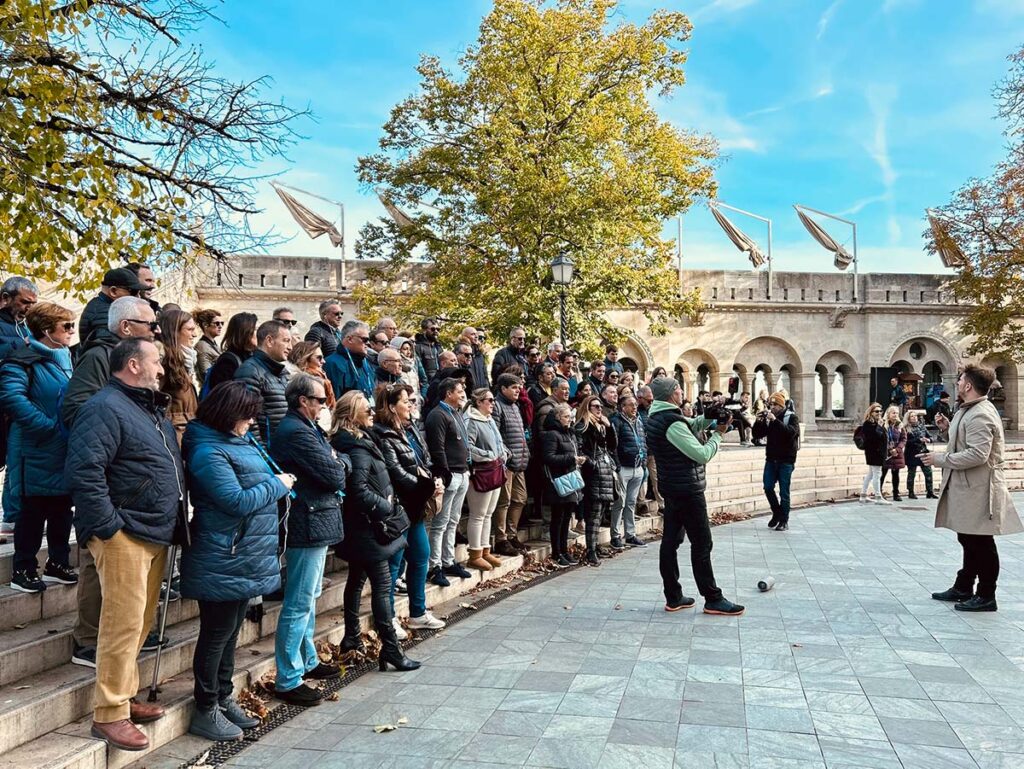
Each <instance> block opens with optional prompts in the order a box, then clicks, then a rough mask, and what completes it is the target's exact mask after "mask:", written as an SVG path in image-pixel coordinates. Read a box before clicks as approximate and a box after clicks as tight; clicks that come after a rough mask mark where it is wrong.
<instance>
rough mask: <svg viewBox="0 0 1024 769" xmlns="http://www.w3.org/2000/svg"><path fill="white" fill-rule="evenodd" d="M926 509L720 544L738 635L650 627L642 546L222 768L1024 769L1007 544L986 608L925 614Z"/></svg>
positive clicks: (737, 534) (485, 617)
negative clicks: (772, 581)
mask: <svg viewBox="0 0 1024 769" xmlns="http://www.w3.org/2000/svg"><path fill="white" fill-rule="evenodd" d="M1015 498H1016V501H1017V504H1018V506H1020V507H1022V508H1024V494H1017V495H1015ZM933 510H934V507H933V505H931V504H929V503H926V502H925V501H924V500H921V501H918V502H916V503H914V504H911V503H909V502H907V503H904V504H903V505H902V506H893V507H887V506H880V505H872V504H868V505H861V504H858V503H856V502H854V503H844V504H837V505H829V506H823V507H818V508H813V509H807V510H800V511H798V512H796V513H794V515H793V518H792V521H791V528H790V530H789V531H788V532H786V533H775V532H773V531H770V530H769V529H768V528H767V527H766V526H765V521H764V519H763V518H760V519H754V520H751V521H745V522H741V523H736V524H731V525H728V526H722V527H718V528H716V529H715V530H714V535H715V549H714V564H715V570H716V574H717V578H718V582H719V584H720V585H721V587H722V588H723V589H724V590H725V592H726V595H727V596H729V597H731V598H733V599H734V600H736V601H738V602H740V603H743V604H745V605H746V606H747V612H746V614H745V615H744V616H743V617H739V618H724V617H713V616H709V615H705V614H703V613H700V612H699V607H700V605H701V601H700V600H699V599H698V609H697V611H684V612H678V613H673V614H668V613H666V612H665V611H664V610H663V601H662V596H661V583H660V579H659V576H658V564H657V561H658V558H657V556H658V548H657V544H656V543H655V545H653V546H650V547H647V548H645V549H636V550H631V551H629V552H627V553H625V554H623V555H622V556H620V557H617V558H615V559H614V560H612V561H605V562H603V563H602V565H601V567H600V568H598V569H580V570H576V571H574V572H572V573H568V574H565V575H564V576H561V577H559V578H556V579H554V580H550V581H548V582H546V583H544V584H542V585H538V586H537V587H534V588H531V589H529V590H526V591H524V592H522V593H519V594H517V595H515V596H512V597H510V598H509V599H507V600H505V601H504V602H502V603H501V604H499V605H497V606H495V607H493V608H490V609H487V610H484V611H481V612H480V613H479V614H476V615H474V616H472V617H471V618H469V619H467V620H465V621H463V622H461V623H459V624H457V625H454V626H453V627H452V628H450V629H448V630H446V631H445V632H444V633H442V634H440V635H439V636H437V637H435V638H433V639H431V640H429V641H427V642H425V643H423V644H421V645H419V646H417V647H416V648H415V650H413V653H414V655H415V656H416V657H418V658H419V659H421V660H422V661H423V667H422V668H421V669H420V670H418V671H415V672H413V673H408V674H398V673H393V672H392V673H385V674H380V673H373V674H368V675H366V676H364V677H363V678H361V679H359V680H358V681H356V682H355V683H354V684H353V685H352V686H349V687H347V688H345V689H343V690H342V691H341V692H340V700H339V701H338V702H330V703H325V704H323V705H321V706H320V707H317V708H313V709H311V710H310V711H308V712H307V713H304V714H302V715H300V716H298V717H296V718H295V719H293V720H292V721H290V722H288V723H287V725H285V726H283V727H281V728H279V729H277V730H275V731H274V732H273V733H271V734H269V735H268V736H267V737H266V738H264V739H262V740H261V741H260V742H259V743H257V744H256V745H254V746H252V747H250V748H248V749H246V750H245V751H243V752H242V753H241V754H239V755H238V756H236V757H235V758H234V759H232V761H231V762H230V763H231V765H234V766H249V767H276V768H277V769H285V768H286V767H299V768H301V769H324V768H326V767H345V769H357V768H358V767H370V768H372V769H382V768H384V767H387V768H389V769H399V768H400V767H415V768H416V769H429V768H430V767H454V768H456V769H460V768H461V769H469V768H471V767H479V768H481V769H483V768H485V767H489V768H490V769H495V767H496V766H526V767H559V768H561V767H564V768H566V769H572V768H576V767H578V768H579V769H592V768H594V767H596V768H597V769H618V768H619V767H622V768H623V769H635V768H636V767H637V766H643V767H646V768H647V769H658V768H659V767H665V768H666V769H688V768H689V767H695V768H697V767H699V768H700V769H704V768H705V767H736V768H737V769H768V768H773V769H774V768H776V767H779V768H781V767H785V768H786V769H840V768H847V769H854V768H858V769H859V768H861V767H869V768H874V767H877V768H878V769H888V768H889V767H927V769H941V768H944V767H981V768H982V769H1010V768H1011V767H1013V768H1020V767H1024V536H1014V537H1003V538H1000V539H999V548H1000V556H1001V560H1002V576H1001V579H1000V586H999V603H1000V610H999V612H998V613H995V614H981V615H965V614H960V613H958V612H955V611H954V610H953V608H952V607H951V606H950V605H948V604H942V603H938V602H935V601H932V600H931V598H930V593H931V592H932V591H933V590H941V589H944V588H946V587H948V586H949V585H950V584H951V583H952V579H953V576H954V574H955V571H956V568H957V565H958V558H959V553H960V550H959V546H958V545H957V543H956V538H955V535H953V534H952V533H951V532H948V531H945V530H935V529H933V528H932V520H933ZM681 554H682V556H683V561H684V564H685V561H686V554H687V551H686V546H685V545H684V547H683V549H682V550H681ZM687 571H688V570H687V568H686V566H685V565H684V567H683V572H684V574H685V573H687ZM768 574H770V575H772V576H774V577H775V578H776V580H777V583H776V587H775V589H774V590H773V591H771V592H769V593H759V592H758V591H757V590H756V587H755V584H756V582H757V580H758V579H761V578H763V577H764V576H765V575H768ZM685 589H688V590H689V591H690V592H692V591H693V583H692V580H690V581H689V583H688V584H687V581H686V580H685V579H684V590H685ZM403 716H404V717H405V718H407V719H408V725H407V726H403V727H401V728H399V729H398V730H397V731H394V732H389V733H384V734H375V733H374V731H373V728H372V727H373V725H375V724H379V723H394V722H395V721H397V720H398V718H400V717H403Z"/></svg>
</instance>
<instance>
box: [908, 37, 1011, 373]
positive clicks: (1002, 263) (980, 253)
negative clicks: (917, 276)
mask: <svg viewBox="0 0 1024 769" xmlns="http://www.w3.org/2000/svg"><path fill="white" fill-rule="evenodd" d="M1009 61H1010V71H1009V74H1008V75H1007V77H1006V78H1005V79H1004V80H1003V81H1002V82H1001V83H1000V84H999V85H998V86H997V87H996V89H995V96H996V101H997V103H998V108H999V110H998V115H999V117H1000V118H1001V119H1003V120H1005V121H1006V128H1005V130H1004V135H1005V136H1006V137H1007V139H1008V142H1009V146H1008V151H1007V156H1006V157H1005V158H1004V159H1003V160H1002V161H1001V162H999V163H998V164H997V165H996V167H995V169H994V170H993V172H992V174H991V175H990V176H988V177H986V178H980V179H971V180H969V181H968V182H967V183H966V184H964V186H963V187H962V188H960V189H959V190H958V191H957V192H956V193H955V194H954V195H953V198H952V200H951V201H950V202H949V203H947V204H946V205H945V206H943V207H942V208H940V209H938V210H937V211H936V214H937V216H936V217H935V218H936V219H937V221H938V224H939V226H938V228H937V230H938V232H937V233H936V232H935V231H929V232H927V233H926V237H927V238H928V239H929V246H930V248H931V250H932V251H933V252H940V251H942V252H945V253H946V254H951V255H953V258H954V259H955V260H956V261H959V262H960V264H959V265H958V266H957V275H956V277H955V278H953V279H952V280H951V281H950V288H951V289H952V291H953V292H954V295H955V296H956V297H957V299H958V300H959V302H960V303H962V304H967V305H969V306H970V308H971V309H970V310H969V312H968V315H967V317H966V318H965V319H964V321H963V323H962V328H963V330H964V332H966V333H968V334H971V335H972V336H973V337H974V338H973V340H972V344H971V346H970V349H969V352H971V353H978V354H987V353H996V354H1003V355H1006V356H1008V357H1010V358H1013V359H1014V360H1017V361H1024V326H1022V325H1021V322H1020V320H1021V317H1022V316H1024V48H1021V49H1020V50H1018V51H1017V52H1016V53H1014V54H1012V55H1011V56H1010V57H1009Z"/></svg>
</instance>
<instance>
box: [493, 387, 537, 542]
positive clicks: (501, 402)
mask: <svg viewBox="0 0 1024 769" xmlns="http://www.w3.org/2000/svg"><path fill="white" fill-rule="evenodd" d="M494 389H495V390H496V391H497V393H498V395H497V397H496V398H495V399H494V415H493V417H494V423H495V424H496V425H497V426H498V430H499V431H500V432H501V440H502V441H503V442H504V444H505V448H507V449H508V450H509V452H510V454H511V456H509V458H508V461H506V462H505V469H506V470H507V473H506V474H505V485H504V486H503V487H502V489H501V494H500V495H499V496H498V506H497V507H496V508H494V552H495V553H497V554H498V555H519V554H520V553H521V552H525V551H526V550H528V549H529V548H528V547H527V546H526V544H525V543H523V542H520V541H519V537H518V535H517V534H516V532H517V531H518V529H519V519H520V518H521V517H522V515H523V508H524V507H526V468H527V466H528V465H529V464H530V447H529V445H528V444H527V443H526V428H525V427H524V425H523V416H522V413H521V412H520V411H519V405H518V402H519V393H520V391H521V390H522V389H523V380H522V379H520V378H519V377H517V376H516V375H515V374H501V375H500V376H499V377H498V379H497V380H496V381H495V383H494Z"/></svg>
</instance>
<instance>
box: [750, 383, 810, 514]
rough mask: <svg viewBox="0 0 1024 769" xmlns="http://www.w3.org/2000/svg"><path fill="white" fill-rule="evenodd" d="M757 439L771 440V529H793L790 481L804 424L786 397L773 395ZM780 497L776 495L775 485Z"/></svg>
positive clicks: (767, 479) (767, 462)
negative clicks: (791, 522)
mask: <svg viewBox="0 0 1024 769" xmlns="http://www.w3.org/2000/svg"><path fill="white" fill-rule="evenodd" d="M753 432H754V438H757V439H758V440H760V439H762V438H767V439H768V442H767V446H766V447H765V452H764V477H763V483H764V495H765V496H766V497H767V498H768V504H769V505H771V508H772V519H771V520H770V521H768V528H769V529H775V530H776V531H785V530H786V529H788V528H789V481H790V479H791V478H792V477H793V468H794V467H795V466H796V453H797V452H798V451H799V450H800V420H799V419H797V416H796V414H795V413H794V412H793V409H791V408H789V407H788V406H787V404H786V396H785V395H784V394H783V393H781V392H777V393H772V395H771V397H770V398H768V411H767V412H765V415H764V416H763V417H761V418H760V419H758V420H757V421H756V422H754V429H753ZM776 484H778V486H779V494H778V496H776V495H775V485H776Z"/></svg>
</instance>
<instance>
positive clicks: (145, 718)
mask: <svg viewBox="0 0 1024 769" xmlns="http://www.w3.org/2000/svg"><path fill="white" fill-rule="evenodd" d="M131 708H132V709H131V716H130V717H131V720H132V721H133V722H134V723H136V724H148V723H149V722H150V721H156V720H157V719H158V718H163V717H164V709H163V706H161V705H157V704H155V703H150V702H136V701H135V700H132V702H131Z"/></svg>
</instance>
